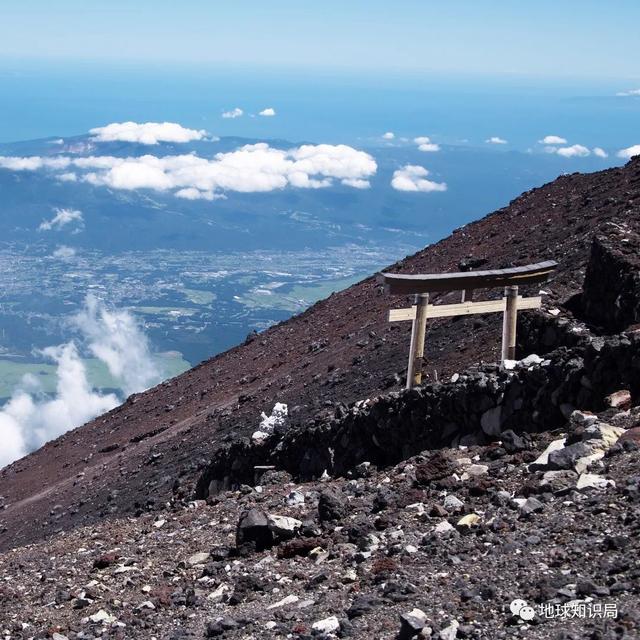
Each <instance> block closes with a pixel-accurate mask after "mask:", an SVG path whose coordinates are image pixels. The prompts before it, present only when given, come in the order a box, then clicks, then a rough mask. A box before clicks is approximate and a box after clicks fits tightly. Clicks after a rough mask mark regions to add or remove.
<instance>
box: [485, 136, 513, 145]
mask: <svg viewBox="0 0 640 640" xmlns="http://www.w3.org/2000/svg"><path fill="white" fill-rule="evenodd" d="M485 142H486V143H487V144H507V142H508V141H507V140H505V139H504V138H500V137H498V136H491V137H490V138H487V139H486V140H485Z"/></svg>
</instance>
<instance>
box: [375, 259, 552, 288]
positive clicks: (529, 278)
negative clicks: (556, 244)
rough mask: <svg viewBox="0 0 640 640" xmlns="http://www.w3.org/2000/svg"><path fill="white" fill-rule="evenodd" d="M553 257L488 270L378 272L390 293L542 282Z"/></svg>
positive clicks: (546, 276) (549, 269)
mask: <svg viewBox="0 0 640 640" xmlns="http://www.w3.org/2000/svg"><path fill="white" fill-rule="evenodd" d="M557 266H558V263H557V262H556V261H555V260H546V261H545V262H538V263H536V264H529V265H526V266H524V267H510V268H508V269H491V270H489V271H460V272H454V273H419V274H404V273H381V274H380V275H379V278H380V280H381V281H382V282H383V284H384V287H385V291H386V292H387V293H390V294H392V295H407V294H411V293H430V292H432V291H458V290H460V289H467V290H471V289H490V288H492V287H508V286H518V285H525V284H535V283H538V282H544V281H545V280H546V279H547V278H548V277H549V275H550V274H551V273H552V272H553V271H554V270H555V269H556V267H557Z"/></svg>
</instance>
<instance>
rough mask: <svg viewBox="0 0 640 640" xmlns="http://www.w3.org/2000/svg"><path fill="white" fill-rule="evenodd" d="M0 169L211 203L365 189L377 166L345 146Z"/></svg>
mask: <svg viewBox="0 0 640 640" xmlns="http://www.w3.org/2000/svg"><path fill="white" fill-rule="evenodd" d="M0 168H5V169H10V170H12V171H37V170H48V171H52V172H54V174H56V175H57V176H58V177H59V176H62V175H64V176H65V179H67V180H68V179H69V176H70V174H72V175H74V176H76V179H77V180H82V181H84V182H88V183H90V184H93V185H96V186H106V187H110V188H112V189H123V190H135V189H152V190H155V191H162V192H173V193H174V195H176V196H177V197H180V198H187V199H192V200H193V199H198V198H202V199H205V200H212V199H214V198H216V197H220V196H221V194H222V193H223V192H225V191H240V192H264V191H273V190H276V189H284V188H285V187H287V186H290V187H298V188H303V189H305V188H306V189H319V188H323V187H328V186H330V185H332V184H333V183H334V181H336V180H339V181H340V182H341V183H342V184H343V185H345V186H349V187H354V188H359V189H362V188H366V187H368V186H369V182H368V179H369V178H370V177H371V176H372V175H374V174H375V172H376V170H377V165H376V162H375V160H374V159H373V157H372V156H370V155H369V154H368V153H365V152H364V151H358V150H356V149H354V148H352V147H349V146H347V145H330V144H319V145H302V146H300V147H295V148H293V149H288V150H283V149H275V148H273V147H270V146H269V145H268V144H266V143H258V144H252V145H245V146H243V147H240V148H239V149H236V150H235V151H231V152H227V153H218V154H216V155H215V156H214V157H213V158H212V159H208V158H203V157H200V156H197V155H195V154H187V155H179V156H163V157H158V156H154V155H143V156H138V157H128V158H118V157H114V156H87V157H81V158H76V157H69V156H55V157H40V156H32V157H26V158H20V157H3V156H0Z"/></svg>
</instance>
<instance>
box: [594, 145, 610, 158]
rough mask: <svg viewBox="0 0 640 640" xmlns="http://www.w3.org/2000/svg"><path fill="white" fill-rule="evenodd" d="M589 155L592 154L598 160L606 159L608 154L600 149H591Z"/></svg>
mask: <svg viewBox="0 0 640 640" xmlns="http://www.w3.org/2000/svg"><path fill="white" fill-rule="evenodd" d="M591 153H593V155H594V156H597V157H598V158H608V157H609V154H608V153H607V152H606V151H605V150H604V149H602V148H601V147H593V149H591Z"/></svg>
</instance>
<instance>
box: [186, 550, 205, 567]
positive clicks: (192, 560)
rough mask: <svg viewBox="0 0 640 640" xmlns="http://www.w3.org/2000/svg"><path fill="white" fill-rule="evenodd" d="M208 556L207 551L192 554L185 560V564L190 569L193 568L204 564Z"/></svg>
mask: <svg viewBox="0 0 640 640" xmlns="http://www.w3.org/2000/svg"><path fill="white" fill-rule="evenodd" d="M209 557H210V554H209V552H208V551H201V552H200V553H194V554H193V555H192V556H189V557H188V558H187V564H188V565H189V566H191V567H195V566H196V565H199V564H205V563H206V562H207V560H209Z"/></svg>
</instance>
